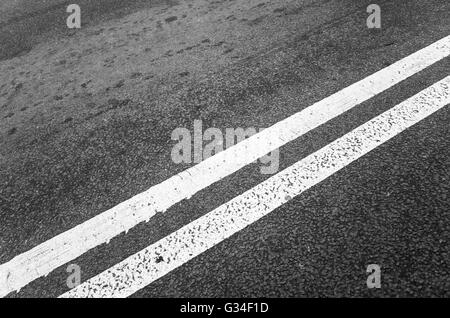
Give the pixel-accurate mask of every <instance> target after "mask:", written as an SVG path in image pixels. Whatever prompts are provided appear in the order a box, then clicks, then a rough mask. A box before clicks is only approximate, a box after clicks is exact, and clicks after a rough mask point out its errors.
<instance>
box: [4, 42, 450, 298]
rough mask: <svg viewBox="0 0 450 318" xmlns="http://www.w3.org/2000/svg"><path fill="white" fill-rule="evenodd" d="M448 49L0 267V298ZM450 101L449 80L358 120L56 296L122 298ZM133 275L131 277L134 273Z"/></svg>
mask: <svg viewBox="0 0 450 318" xmlns="http://www.w3.org/2000/svg"><path fill="white" fill-rule="evenodd" d="M449 54H450V36H447V37H445V38H444V39H442V40H440V41H438V42H435V43H433V44H432V45H430V46H428V47H426V48H424V49H422V50H420V51H418V52H416V53H414V54H412V55H410V56H408V57H406V58H404V59H402V60H400V61H398V62H396V63H394V64H392V65H391V66H389V67H387V68H385V69H383V70H381V71H379V72H377V73H375V74H373V75H371V76H369V77H367V78H365V79H363V80H362V81H359V82H357V83H355V84H353V85H351V86H349V87H347V88H345V89H343V90H341V91H339V92H337V93H335V94H333V95H331V96H329V97H327V98H325V99H323V100H322V101H320V102H318V103H316V104H314V105H312V106H310V107H308V108H306V109H304V110H303V111H301V112H299V113H297V114H295V115H293V116H291V117H289V118H287V119H285V120H283V121H280V122H279V123H277V124H275V125H274V126H272V127H270V128H268V129H266V130H264V131H262V132H261V133H259V134H257V135H255V136H253V137H251V138H249V139H247V140H245V141H243V142H241V143H239V144H237V145H236V146H234V147H232V148H229V149H227V150H226V151H224V152H221V153H219V154H218V155H216V156H214V157H211V158H209V159H208V160H206V161H204V162H202V163H200V164H198V165H197V166H195V167H192V168H190V169H188V170H186V171H184V172H182V173H180V174H178V175H176V176H174V177H172V178H170V179H168V180H166V181H164V182H162V183H160V184H158V185H156V186H154V187H152V188H150V189H149V190H148V191H146V192H144V193H142V194H139V195H137V196H136V197H134V198H132V199H130V200H128V201H125V202H123V203H121V204H119V205H118V206H116V207H114V208H113V209H111V210H108V211H106V212H104V213H102V214H100V215H98V216H96V217H94V218H92V219H90V220H88V221H86V222H85V223H83V224H80V225H79V226H77V227H75V228H73V229H71V230H69V231H67V232H64V233H62V234H60V235H58V236H56V237H54V238H52V239H50V240H49V241H47V242H44V243H43V244H41V245H39V246H37V247H35V248H33V249H31V250H30V251H28V252H26V253H23V254H21V255H18V256H16V257H15V258H14V259H12V260H11V261H10V262H8V263H6V264H3V265H1V266H0V296H5V295H7V294H8V293H10V292H12V291H14V290H18V289H20V288H21V287H23V286H25V285H26V284H28V283H30V282H31V281H33V280H34V279H36V278H38V277H40V276H43V275H46V274H48V273H50V272H51V271H53V270H54V269H55V268H57V267H59V266H61V265H64V264H66V263H67V262H69V261H71V260H73V259H74V258H76V257H78V256H80V255H82V254H83V253H85V252H86V251H88V250H90V249H92V248H94V247H96V246H98V245H100V244H102V243H105V242H108V241H109V240H110V239H112V238H113V237H115V236H117V235H119V234H120V233H122V232H124V231H127V230H129V229H131V228H132V227H134V226H135V225H137V224H138V223H140V222H142V221H145V220H148V219H150V218H151V217H152V216H153V215H155V213H157V212H163V211H166V210H167V209H168V208H169V207H171V206H172V205H174V204H176V203H177V202H180V201H181V200H183V199H187V198H189V197H191V196H192V195H194V194H195V193H197V192H198V191H200V190H202V189H204V188H206V187H207V186H209V185H211V184H213V183H215V182H217V181H219V180H221V179H222V178H224V177H226V176H228V175H230V174H232V173H234V172H236V171H238V170H239V169H241V168H242V167H244V166H246V165H247V164H250V163H251V162H253V161H255V160H256V159H258V158H260V157H262V156H264V155H265V154H267V153H268V152H271V151H273V150H275V149H277V148H279V147H281V146H283V145H285V144H286V143H288V142H290V141H292V140H294V139H296V138H298V137H300V136H301V135H303V134H305V133H306V132H308V131H310V130H311V129H314V128H316V127H318V126H320V125H322V124H324V123H326V122H327V121H329V120H330V119H332V118H335V117H336V116H339V115H340V114H342V113H344V112H346V111H347V110H349V109H351V108H353V107H354V106H356V105H358V104H360V103H362V102H364V101H366V100H368V99H370V98H372V97H373V96H375V95H377V94H379V93H381V92H383V91H385V90H386V89H388V88H390V87H392V86H393V85H395V84H397V83H399V82H401V81H403V80H405V79H406V78H408V77H410V76H412V75H414V74H415V73H417V72H419V71H421V70H423V69H425V68H426V67H428V66H430V65H432V64H433V63H435V62H437V61H439V60H441V59H443V58H445V57H447V56H448V55H449ZM448 103H449V77H447V78H445V79H444V80H442V81H440V82H438V83H436V84H435V85H433V86H431V87H430V88H428V89H426V90H424V91H422V92H420V93H419V94H418V95H416V96H414V97H412V98H410V99H408V100H407V101H405V102H403V103H401V104H399V105H397V106H395V107H394V108H392V109H391V110H389V111H388V112H386V113H384V114H382V115H380V116H378V117H376V118H375V119H373V120H371V121H369V122H367V123H365V124H364V125H362V126H361V127H359V128H357V129H356V130H354V131H352V132H350V133H349V134H347V135H345V136H343V137H341V138H339V139H338V140H336V141H335V142H333V143H331V144H329V145H328V146H326V147H324V148H323V149H321V150H319V151H318V152H316V153H314V154H312V155H310V156H308V157H307V158H305V159H303V160H301V161H299V162H297V163H296V164H294V165H293V166H291V167H289V168H288V169H286V170H284V171H282V172H280V173H279V174H277V175H275V176H273V177H271V178H269V179H268V180H266V181H265V182H263V183H261V184H259V185H258V186H256V187H255V188H253V189H251V190H249V191H247V192H245V193H244V194H242V195H240V196H238V197H236V198H235V199H233V200H231V201H229V202H228V203H226V204H224V205H222V206H220V207H218V208H217V209H215V210H214V211H212V212H210V213H208V214H206V215H205V216H203V217H201V218H200V219H198V220H196V221H194V222H192V223H190V224H188V225H186V226H185V227H183V228H181V229H180V230H178V231H176V232H174V233H173V234H171V235H169V236H167V237H166V238H164V239H162V240H160V241H159V242H157V243H155V244H152V245H151V246H149V247H148V248H146V249H144V250H142V251H141V252H139V253H136V254H135V255H133V256H131V257H129V258H127V259H126V260H124V261H123V262H121V263H119V264H117V265H115V266H113V267H112V268H111V269H109V270H107V271H105V272H103V273H101V274H99V275H98V276H95V277H94V278H92V279H90V280H88V281H87V282H85V283H83V284H82V285H80V286H78V287H77V288H75V289H73V290H71V291H69V292H68V293H66V294H64V295H62V296H63V297H104V296H109V297H126V296H129V295H131V294H132V293H134V292H136V291H137V290H139V289H141V288H142V287H144V286H146V285H148V284H149V283H151V282H153V281H154V280H155V279H158V278H160V277H162V276H164V275H165V274H167V273H168V272H170V271H171V270H173V269H174V268H176V267H179V266H181V265H182V264H184V263H185V262H187V261H189V260H190V259H192V258H193V257H195V256H197V255H198V254H200V253H202V252H204V251H206V250H207V249H209V248H211V247H212V246H214V245H216V244H217V243H219V242H220V241H222V240H224V239H226V238H227V237H229V236H230V235H232V234H234V233H236V232H237V231H240V230H241V229H243V228H244V227H246V226H248V225H249V224H251V223H253V222H255V221H256V220H258V219H260V218H261V217H262V216H264V215H266V214H267V213H269V212H271V211H272V210H273V209H275V208H277V207H279V206H280V205H282V204H284V203H285V202H287V201H288V200H289V199H290V198H291V197H294V196H296V195H298V194H300V193H301V192H303V191H305V190H306V189H308V188H310V187H311V186H313V185H315V184H317V183H318V182H320V181H322V180H323V179H325V178H327V177H328V176H330V175H331V174H333V173H335V172H336V171H338V170H340V169H341V168H343V167H345V166H346V165H348V164H350V163H351V162H352V161H354V160H356V159H358V158H359V157H361V156H363V155H364V154H365V153H367V152H369V151H370V150H372V149H374V148H375V147H377V146H378V145H380V144H382V143H383V142H385V141H387V140H389V139H390V138H392V137H394V136H395V135H396V134H398V133H399V132H401V131H403V130H404V129H406V128H408V127H410V126H411V125H413V124H415V123H417V122H418V121H420V120H422V119H423V118H425V117H427V116H429V115H430V114H432V113H433V112H435V111H437V110H438V109H440V108H442V107H444V106H446V105H447V104H448ZM131 277H132V278H131Z"/></svg>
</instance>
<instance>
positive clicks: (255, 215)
mask: <svg viewBox="0 0 450 318" xmlns="http://www.w3.org/2000/svg"><path fill="white" fill-rule="evenodd" d="M449 103H450V76H448V77H446V78H445V79H443V80H442V81H440V82H438V83H436V84H434V85H432V86H430V87H429V88H427V89H425V90H423V91H422V92H420V93H419V94H417V95H415V96H413V97H411V98H410V99H408V100H406V101H404V102H402V103H400V104H398V105H397V106H395V107H393V108H392V109H390V110H388V111H387V112H385V113H383V114H381V115H380V116H378V117H375V118H374V119H372V120H370V121H368V122H367V123H365V124H363V125H361V126H360V127H358V128H356V129H355V130H353V131H351V132H350V133H348V134H346V135H345V136H343V137H341V138H339V139H337V140H336V141H334V142H332V143H331V144H329V145H327V146H325V147H324V148H322V149H321V150H319V151H317V152H315V153H313V154H312V155H310V156H308V157H306V158H305V159H303V160H300V161H298V162H297V163H295V164H294V165H292V166H291V167H289V168H287V169H285V170H283V171H282V172H280V173H278V174H277V175H275V176H273V177H271V178H269V179H268V180H266V181H264V182H262V183H260V184H259V185H257V186H256V187H254V188H253V189H250V190H249V191H247V192H245V193H243V194H241V195H239V196H237V197H236V198H234V199H233V200H231V201H229V202H227V203H225V204H223V205H221V206H220V207H218V208H217V209H215V210H213V211H211V212H209V213H208V214H206V215H204V216H202V217H200V218H199V219H197V220H196V221H194V222H191V223H189V224H188V225H186V226H184V227H183V228H181V229H180V230H178V231H176V232H174V233H172V234H170V235H168V236H166V237H165V238H163V239H161V240H160V241H158V242H156V243H155V244H152V245H150V246H149V247H147V248H145V249H144V250H142V251H140V252H138V253H136V254H134V255H132V256H130V257H129V258H127V259H125V260H124V261H122V262H120V263H118V264H117V265H115V266H113V267H111V268H110V269H108V270H106V271H104V272H103V273H101V274H99V275H97V276H95V277H93V278H91V279H89V280H88V281H87V282H85V283H83V284H81V285H79V286H78V287H76V288H74V289H72V290H70V291H69V292H67V293H65V294H63V295H61V296H60V297H62V298H69V297H76V298H78V297H82V298H85V297H113V298H122V297H128V296H130V295H132V294H133V293H135V292H136V291H138V290H140V289H141V288H143V287H145V286H147V285H149V284H150V283H152V282H154V281H155V280H157V279H158V278H160V277H162V276H164V275H166V274H168V273H169V272H171V271H172V270H174V269H175V268H177V267H179V266H181V265H183V264H184V263H186V262H188V261H189V260H191V259H193V258H194V257H196V256H198V255H199V254H201V253H203V252H205V251H207V250H208V249H210V248H212V247H213V246H215V245H216V244H218V243H220V242H222V241H223V240H225V239H227V238H228V237H230V236H231V235H233V234H235V233H237V232H238V231H240V230H242V229H244V228H245V227H247V226H249V225H250V224H252V223H254V222H256V221H258V220H259V219H261V218H262V217H263V216H265V215H267V214H268V213H270V212H271V211H273V210H274V209H276V208H278V207H280V206H281V205H283V204H284V203H286V202H287V201H289V200H290V199H291V198H293V197H295V196H298V195H299V194H301V193H302V192H304V191H306V190H307V189H309V188H311V187H312V186H314V185H316V184H317V183H319V182H321V181H322V180H324V179H326V178H328V177H329V176H331V175H333V174H334V173H335V172H337V171H339V170H340V169H342V168H344V167H346V166H347V165H349V164H350V163H352V162H353V161H355V160H357V159H358V158H360V157H362V156H363V155H365V154H367V153H368V152H369V151H371V150H373V149H375V148H376V147H377V146H379V145H381V144H383V143H384V142H386V141H388V140H389V139H391V138H393V137H395V136H396V135H397V134H399V133H400V132H402V131H404V130H405V129H407V128H408V127H410V126H412V125H414V124H416V123H417V122H419V121H421V120H422V119H424V118H426V117H427V116H429V115H431V114H432V113H434V112H436V111H437V110H439V109H441V108H443V107H444V106H446V105H447V104H449Z"/></svg>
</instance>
